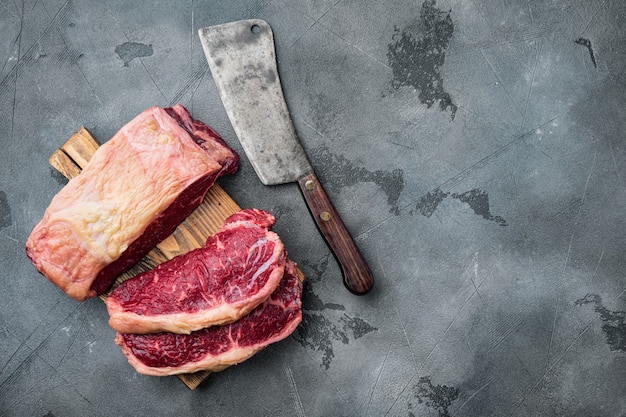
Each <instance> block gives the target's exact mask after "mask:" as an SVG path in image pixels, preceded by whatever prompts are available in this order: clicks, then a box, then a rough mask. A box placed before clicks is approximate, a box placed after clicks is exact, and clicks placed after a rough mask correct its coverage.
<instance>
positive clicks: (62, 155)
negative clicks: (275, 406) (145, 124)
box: [48, 127, 304, 390]
mask: <svg viewBox="0 0 626 417" xmlns="http://www.w3.org/2000/svg"><path fill="white" fill-rule="evenodd" d="M99 146H100V144H99V143H98V142H97V141H96V140H95V139H94V137H93V136H92V135H91V133H89V131H88V130H87V129H86V128H85V127H81V128H80V129H78V130H77V131H76V133H74V134H73V135H72V136H71V137H70V138H69V139H68V140H67V141H65V143H64V144H63V146H61V148H59V149H57V150H56V151H55V152H54V153H53V154H52V155H51V156H50V158H49V159H48V162H50V165H52V166H53V167H54V168H55V169H56V170H58V171H59V172H60V173H61V174H63V175H64V176H65V177H67V178H73V177H75V176H77V175H78V174H79V173H80V171H81V169H82V168H83V167H84V166H85V165H86V164H87V162H89V160H90V159H91V157H92V156H93V154H94V153H95V152H96V150H97V149H98V147H99ZM239 210H241V207H239V205H237V203H235V201H234V200H233V199H232V198H231V197H230V196H229V195H228V194H227V193H226V192H225V191H224V189H223V188H222V187H220V186H219V185H218V184H215V185H213V186H212V187H211V188H210V189H209V191H208V192H207V195H206V196H205V198H204V201H203V202H202V204H201V205H200V206H199V207H198V208H197V209H196V210H195V211H194V212H193V213H191V215H190V216H189V217H187V219H185V221H183V223H181V224H180V225H179V226H178V228H177V229H176V230H175V231H174V233H172V234H171V235H170V236H169V237H168V238H167V239H165V240H163V241H162V242H161V243H159V244H158V245H157V246H156V247H155V248H154V249H152V251H150V253H148V255H146V256H145V257H144V258H143V259H141V260H140V261H139V262H138V263H137V264H136V265H135V266H134V267H133V268H132V269H130V270H129V271H127V272H125V273H124V274H122V275H120V276H119V277H118V278H117V280H116V281H115V284H114V285H118V284H119V283H120V282H123V281H125V280H127V279H128V278H130V277H133V276H135V275H137V274H139V273H141V272H144V271H147V270H149V269H152V268H154V267H155V266H156V265H158V264H160V263H161V262H163V261H166V260H168V259H171V258H173V257H174V256H176V255H180V254H182V253H186V252H189V251H190V250H192V249H195V248H199V247H200V246H202V245H203V244H204V242H205V241H206V239H207V238H208V237H209V236H210V235H212V234H213V233H215V232H217V231H218V230H219V228H220V226H221V225H222V223H223V222H224V220H226V218H227V217H228V216H230V215H231V214H233V213H236V212H237V211H239ZM297 273H298V278H300V280H301V281H304V274H302V271H300V270H299V269H298V270H297ZM105 297H106V295H103V296H101V298H102V299H104V298H105ZM209 374H210V372H209V371H200V372H196V373H193V374H182V375H177V376H178V378H179V379H180V380H181V381H182V382H183V383H184V384H185V385H186V386H187V387H189V388H190V389H192V390H193V389H196V388H197V387H198V385H200V383H201V382H202V381H204V380H205V379H206V378H207V377H208V376H209Z"/></svg>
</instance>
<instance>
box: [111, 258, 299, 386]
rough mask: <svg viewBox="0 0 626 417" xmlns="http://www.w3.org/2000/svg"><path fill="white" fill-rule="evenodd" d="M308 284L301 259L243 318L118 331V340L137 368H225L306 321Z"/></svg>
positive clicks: (166, 371) (159, 371)
mask: <svg viewBox="0 0 626 417" xmlns="http://www.w3.org/2000/svg"><path fill="white" fill-rule="evenodd" d="M301 297H302V283H301V282H300V280H298V278H297V276H296V268H295V264H293V263H292V262H291V261H287V265H286V267H285V274H284V276H283V279H282V280H281V282H280V284H279V285H278V288H277V289H276V291H274V293H272V295H271V296H270V298H269V299H267V300H266V301H265V302H263V303H262V304H260V305H259V306H258V307H256V308H255V309H254V310H252V311H251V312H250V313H249V314H248V315H246V316H244V317H242V318H241V319H240V320H238V321H236V322H233V323H230V324H227V325H224V326H213V327H209V328H205V329H202V330H198V331H196V332H193V333H191V334H189V335H182V334H176V333H154V334H146V335H137V334H121V333H118V334H117V336H116V338H115V342H116V343H117V344H118V345H119V346H120V347H121V348H122V352H123V353H124V355H125V356H126V358H127V359H128V362H129V363H130V364H131V365H132V366H133V367H134V368H135V369H136V370H137V372H139V373H142V374H146V375H155V376H163V375H174V374H181V373H192V372H197V371H200V370H209V371H213V372H217V371H221V370H223V369H224V368H227V367H228V366H230V365H234V364H237V363H240V362H242V361H244V360H246V359H248V358H250V357H251V356H253V355H254V354H255V353H257V352H258V351H260V350H261V349H263V348H265V347H267V346H269V345H270V344H272V343H275V342H278V341H280V340H282V339H284V338H286V337H287V336H289V335H290V334H291V333H292V332H293V331H294V330H295V329H296V327H297V326H298V325H299V324H300V322H301V321H302V310H301Z"/></svg>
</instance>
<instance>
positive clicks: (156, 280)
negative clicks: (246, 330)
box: [106, 209, 285, 334]
mask: <svg viewBox="0 0 626 417" xmlns="http://www.w3.org/2000/svg"><path fill="white" fill-rule="evenodd" d="M274 222H275V218H274V216H272V215H271V214H270V213H268V212H266V211H263V210H257V209H247V210H242V211H239V212H237V213H235V214H233V215H231V216H230V217H228V218H227V219H226V221H225V222H224V224H223V225H222V226H221V228H220V230H219V231H218V232H217V233H216V234H214V235H212V236H210V237H209V238H208V239H207V241H206V243H205V244H204V246H202V247H201V248H198V249H195V250H192V251H190V252H187V253H185V254H182V255H178V256H176V257H175V258H172V259H170V260H169V261H166V262H164V263H162V264H160V265H158V266H157V267H155V268H154V269H152V270H150V271H146V272H144V273H142V274H140V275H137V276H135V277H133V278H131V279H129V280H127V281H124V282H123V283H121V284H120V285H118V286H116V287H115V288H114V289H113V290H112V291H111V292H110V293H109V294H108V296H107V299H106V305H107V309H108V311H109V315H110V319H109V324H110V325H111V327H112V328H113V329H114V330H116V331H118V332H120V333H138V334H145V333H156V332H173V333H183V334H184V333H186V334H188V333H191V332H192V331H194V330H199V329H202V328H204V327H209V326H215V325H220V324H224V323H230V322H233V321H235V320H237V319H239V318H240V317H242V316H244V315H246V314H247V313H249V312H250V311H251V310H252V309H253V308H255V307H256V306H257V305H259V304H260V303H262V302H263V301H265V300H266V299H267V298H268V297H269V296H270V294H271V293H272V292H273V291H274V290H275V289H276V287H277V286H278V283H279V282H280V280H281V278H282V276H283V272H284V269H285V248H284V246H283V243H282V242H281V240H280V238H279V237H278V235H277V234H276V233H274V232H272V231H270V230H269V229H270V228H271V227H272V226H273V225H274Z"/></svg>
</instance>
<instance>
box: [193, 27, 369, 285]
mask: <svg viewBox="0 0 626 417" xmlns="http://www.w3.org/2000/svg"><path fill="white" fill-rule="evenodd" d="M198 34H199V36H200V42H201V44H202V48H203V50H204V54H205V55H206V58H207V61H208V63H209V68H210V69H211V74H212V76H213V80H214V81H215V84H216V87H217V90H218V93H219V95H220V98H221V100H222V103H223V104H224V108H225V110H226V113H227V114H228V118H229V119H230V122H231V124H232V125H233V129H234V131H235V133H236V134H237V137H238V138H239V141H240V142H241V145H242V147H243V150H244V152H245V153H246V156H247V157H248V159H249V160H250V163H251V164H252V166H253V167H254V170H255V172H256V173H257V175H258V176H259V178H260V179H261V182H262V183H263V184H265V185H276V184H284V183H290V182H297V183H298V184H299V186H300V190H301V192H302V195H303V196H304V200H305V202H306V204H307V206H308V208H309V211H310V213H311V216H312V217H313V219H314V220H315V224H316V225H317V228H318V230H319V231H320V233H321V235H322V236H323V237H324V239H325V241H326V243H327V244H328V246H329V247H330V249H331V251H332V253H333V255H334V256H335V259H336V260H337V263H338V264H339V266H340V268H341V271H342V275H343V282H344V285H345V286H346V288H348V290H350V291H351V292H353V293H354V294H365V293H367V292H368V291H369V290H370V289H371V288H372V286H373V277H372V273H371V271H370V269H369V266H368V265H367V263H366V261H365V260H364V258H363V256H362V255H361V252H360V251H359V249H358V247H357V246H356V244H355V242H354V240H353V239H352V237H351V236H350V233H349V231H348V230H347V228H346V226H345V225H344V223H343V221H342V220H341V217H340V216H339V214H338V213H337V210H335V208H334V206H333V204H332V203H331V201H330V199H329V198H328V196H327V195H326V192H325V191H324V188H323V187H322V184H321V183H320V182H319V180H318V178H317V176H316V174H315V172H314V170H313V167H312V166H311V164H310V162H309V160H308V158H307V156H306V153H305V151H304V148H303V147H302V144H301V143H300V140H299V139H298V136H297V134H296V131H295V128H294V126H293V122H292V120H291V116H290V114H289V110H288V108H287V104H286V102H285V98H284V96H283V90H282V86H281V83H280V78H279V75H278V69H277V66H276V51H275V49H274V35H273V33H272V29H271V27H270V25H269V24H268V23H267V22H265V21H264V20H260V19H252V20H241V21H237V22H231V23H226V24H222V25H216V26H209V27H205V28H202V29H200V30H199V31H198Z"/></svg>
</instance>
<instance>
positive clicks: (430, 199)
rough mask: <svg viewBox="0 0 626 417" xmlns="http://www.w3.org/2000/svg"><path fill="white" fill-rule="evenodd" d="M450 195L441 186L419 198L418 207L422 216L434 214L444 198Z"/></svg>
mask: <svg viewBox="0 0 626 417" xmlns="http://www.w3.org/2000/svg"><path fill="white" fill-rule="evenodd" d="M447 196H448V193H444V192H443V191H441V190H440V189H439V188H437V189H435V190H434V191H430V192H428V193H427V194H426V195H425V196H423V197H422V198H420V199H419V201H418V202H417V205H416V208H417V210H418V211H419V212H420V213H421V215H422V216H425V217H430V216H432V215H433V213H434V212H435V210H437V207H439V204H441V202H442V201H443V199H444V198H446V197H447Z"/></svg>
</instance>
